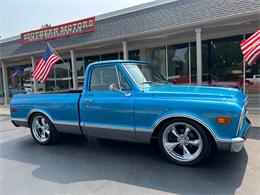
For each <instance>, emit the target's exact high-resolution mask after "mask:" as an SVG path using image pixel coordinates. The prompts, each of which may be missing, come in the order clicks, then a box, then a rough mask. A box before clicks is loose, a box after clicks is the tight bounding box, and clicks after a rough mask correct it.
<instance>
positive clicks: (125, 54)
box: [122, 41, 128, 60]
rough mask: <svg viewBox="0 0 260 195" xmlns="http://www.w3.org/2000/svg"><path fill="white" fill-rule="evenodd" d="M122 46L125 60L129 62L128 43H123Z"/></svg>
mask: <svg viewBox="0 0 260 195" xmlns="http://www.w3.org/2000/svg"><path fill="white" fill-rule="evenodd" d="M122 45H123V56H124V60H128V50H127V43H126V41H123V42H122Z"/></svg>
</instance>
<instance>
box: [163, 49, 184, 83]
mask: <svg viewBox="0 0 260 195" xmlns="http://www.w3.org/2000/svg"><path fill="white" fill-rule="evenodd" d="M167 51H168V80H169V81H170V82H173V83H176V84H185V83H189V45H188V44H181V45H172V46H168V48H167Z"/></svg>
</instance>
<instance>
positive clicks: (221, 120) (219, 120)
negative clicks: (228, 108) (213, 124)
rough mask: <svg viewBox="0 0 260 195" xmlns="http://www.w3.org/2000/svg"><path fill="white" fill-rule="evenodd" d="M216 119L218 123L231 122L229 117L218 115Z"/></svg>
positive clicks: (226, 123)
mask: <svg viewBox="0 0 260 195" xmlns="http://www.w3.org/2000/svg"><path fill="white" fill-rule="evenodd" d="M216 121H217V123H219V124H225V125H229V124H231V119H230V118H225V117H218V118H217V120H216Z"/></svg>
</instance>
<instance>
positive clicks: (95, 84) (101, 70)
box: [90, 66, 119, 91]
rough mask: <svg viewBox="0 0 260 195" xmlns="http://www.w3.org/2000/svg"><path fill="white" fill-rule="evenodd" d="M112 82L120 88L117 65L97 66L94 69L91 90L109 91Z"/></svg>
mask: <svg viewBox="0 0 260 195" xmlns="http://www.w3.org/2000/svg"><path fill="white" fill-rule="evenodd" d="M111 84H115V85H116V87H117V88H119V85H118V79H117V72H116V67H115V66H103V67H96V68H94V69H93V70H92V73H91V80H90V90H100V91H107V90H108V88H109V86H110V85H111Z"/></svg>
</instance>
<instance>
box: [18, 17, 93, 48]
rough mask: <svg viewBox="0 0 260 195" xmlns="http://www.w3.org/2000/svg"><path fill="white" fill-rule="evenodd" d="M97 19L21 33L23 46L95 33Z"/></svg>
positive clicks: (87, 19)
mask: <svg viewBox="0 0 260 195" xmlns="http://www.w3.org/2000/svg"><path fill="white" fill-rule="evenodd" d="M94 31H95V17H91V18H86V19H83V20H78V21H75V22H70V23H66V24H61V25H58V26H52V27H47V28H42V29H39V30H33V31H29V32H24V33H21V44H28V43H33V42H38V41H43V40H51V39H56V38H60V37H66V36H70V35H75V34H81V33H87V32H94Z"/></svg>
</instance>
